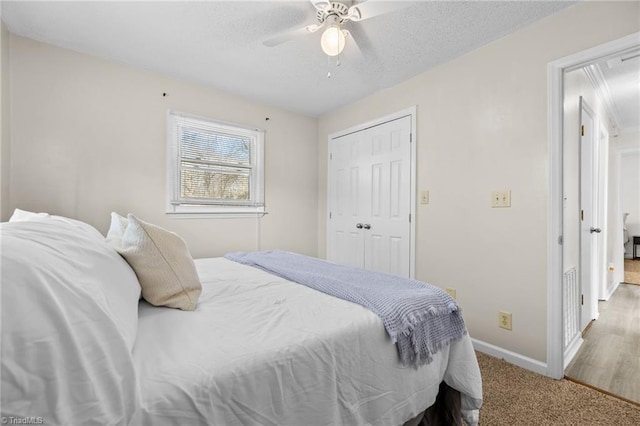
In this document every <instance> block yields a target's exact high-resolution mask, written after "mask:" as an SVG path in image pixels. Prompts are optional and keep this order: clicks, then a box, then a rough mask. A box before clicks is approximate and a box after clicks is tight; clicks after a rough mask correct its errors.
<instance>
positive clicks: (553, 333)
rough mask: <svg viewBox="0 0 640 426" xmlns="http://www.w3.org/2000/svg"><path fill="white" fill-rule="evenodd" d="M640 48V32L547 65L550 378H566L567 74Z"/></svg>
mask: <svg viewBox="0 0 640 426" xmlns="http://www.w3.org/2000/svg"><path fill="white" fill-rule="evenodd" d="M638 46H640V32H637V33H634V34H630V35H628V36H626V37H623V38H620V39H618V40H614V41H611V42H609V43H605V44H601V45H599V46H596V47H593V48H591V49H587V50H584V51H582V52H579V53H576V54H573V55H570V56H566V57H564V58H561V59H558V60H555V61H553V62H550V63H549V64H548V65H547V102H548V108H547V120H548V127H547V143H548V145H547V150H548V153H547V161H548V167H549V188H548V193H549V204H548V211H547V376H549V377H553V378H556V379H561V378H562V377H563V376H564V367H565V365H564V353H563V352H564V350H563V349H564V348H563V346H564V345H563V336H562V330H563V324H562V302H563V300H562V272H563V271H562V262H563V259H562V232H563V223H562V197H563V191H562V172H563V170H562V161H563V158H562V144H563V142H562V141H563V133H562V125H563V102H564V80H563V77H564V73H565V72H566V71H571V70H574V69H578V68H582V67H584V66H586V65H589V64H591V63H593V62H595V61H597V60H601V59H605V58H606V57H608V56H614V55H616V54H618V55H619V54H621V53H623V52H625V51H627V50H632V49H634V48H637V47H638Z"/></svg>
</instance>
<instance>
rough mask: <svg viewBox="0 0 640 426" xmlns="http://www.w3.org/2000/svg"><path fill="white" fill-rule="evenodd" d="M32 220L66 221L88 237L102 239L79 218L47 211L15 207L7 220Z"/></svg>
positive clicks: (98, 232) (91, 227) (96, 231)
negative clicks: (35, 211)
mask: <svg viewBox="0 0 640 426" xmlns="http://www.w3.org/2000/svg"><path fill="white" fill-rule="evenodd" d="M34 220H49V221H57V222H64V223H67V224H69V225H71V226H73V227H74V228H76V230H78V231H81V232H83V233H84V234H86V235H87V236H89V237H93V238H95V239H98V240H102V239H103V237H102V234H101V233H100V231H98V230H97V229H96V228H94V227H93V226H91V225H89V224H88V223H84V222H82V221H80V220H76V219H70V218H68V217H64V216H56V215H51V214H49V213H34V212H30V211H27V210H20V209H15V210H14V211H13V214H12V215H11V217H10V218H9V222H31V221H34Z"/></svg>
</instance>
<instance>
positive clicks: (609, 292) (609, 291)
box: [602, 282, 620, 301]
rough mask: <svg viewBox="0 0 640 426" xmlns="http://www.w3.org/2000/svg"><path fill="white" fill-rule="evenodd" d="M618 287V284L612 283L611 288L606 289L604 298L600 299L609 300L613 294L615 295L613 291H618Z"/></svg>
mask: <svg viewBox="0 0 640 426" xmlns="http://www.w3.org/2000/svg"><path fill="white" fill-rule="evenodd" d="M619 285H620V282H616V283H614V284H613V285H612V286H611V287H609V288H608V289H606V290H605V291H606V293H605V294H604V297H603V298H602V299H603V300H605V301H606V300H609V299H610V298H611V296H613V293H615V291H616V290H617V289H618V286H619Z"/></svg>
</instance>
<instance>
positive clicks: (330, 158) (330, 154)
mask: <svg viewBox="0 0 640 426" xmlns="http://www.w3.org/2000/svg"><path fill="white" fill-rule="evenodd" d="M329 160H333V152H330V153H329Z"/></svg>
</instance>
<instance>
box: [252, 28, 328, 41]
mask: <svg viewBox="0 0 640 426" xmlns="http://www.w3.org/2000/svg"><path fill="white" fill-rule="evenodd" d="M323 26H324V25H318V24H311V25H307V26H306V27H302V28H297V29H295V30H290V31H285V32H284V33H281V34H278V35H277V36H275V37H272V38H270V39H268V40H265V41H263V42H262V44H264V45H265V46H268V47H273V46H277V45H279V44H282V43H286V42H287V41H290V40H293V39H294V38H296V37H300V36H303V35H306V34H312V33H315V32H316V31H318V30H319V29H320V28H322V27H323Z"/></svg>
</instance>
